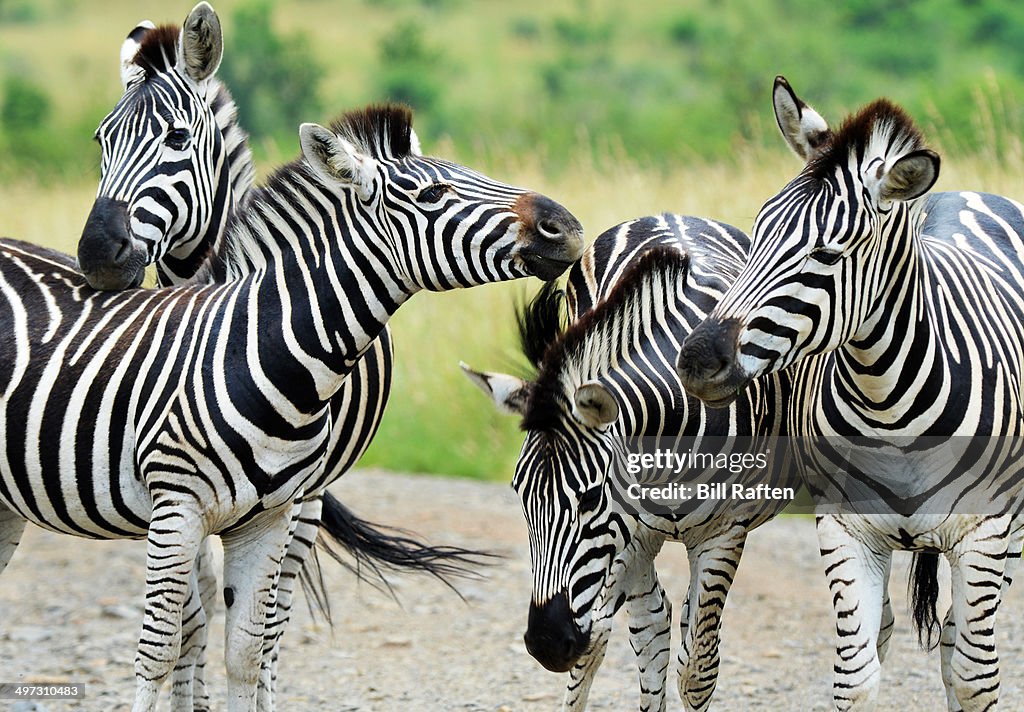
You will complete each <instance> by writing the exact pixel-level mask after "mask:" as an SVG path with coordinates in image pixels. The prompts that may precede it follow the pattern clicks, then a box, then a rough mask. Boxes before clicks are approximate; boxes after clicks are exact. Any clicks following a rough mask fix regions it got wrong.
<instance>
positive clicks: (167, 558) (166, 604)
mask: <svg viewBox="0 0 1024 712" xmlns="http://www.w3.org/2000/svg"><path fill="white" fill-rule="evenodd" d="M201 521H202V520H201V518H200V517H199V516H198V514H197V513H195V512H191V511H189V510H188V508H187V506H183V503H182V502H180V501H175V500H171V499H157V500H156V501H154V503H153V514H152V518H151V520H150V526H149V534H148V536H147V540H146V610H145V613H144V615H143V618H142V633H141V635H140V636H139V647H138V650H137V652H136V654H135V704H134V705H133V706H132V712H152V711H153V710H154V709H155V708H156V702H157V698H158V696H159V694H160V687H161V685H162V684H163V682H164V680H166V679H167V677H168V676H169V675H170V674H171V672H172V671H173V670H174V667H175V665H176V663H177V662H178V657H179V653H180V651H181V638H182V612H183V609H184V607H185V603H186V601H187V600H188V598H189V594H190V592H193V591H195V596H196V597H197V596H198V587H197V585H195V578H194V577H193V569H194V566H195V561H196V557H197V556H198V554H199V549H200V547H201V546H202V543H203V538H204V536H205V532H203V531H202V529H201V526H200V522H201Z"/></svg>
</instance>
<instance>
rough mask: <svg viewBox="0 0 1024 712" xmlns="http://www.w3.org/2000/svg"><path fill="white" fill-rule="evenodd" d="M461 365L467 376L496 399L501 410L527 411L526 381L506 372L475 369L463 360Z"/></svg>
mask: <svg viewBox="0 0 1024 712" xmlns="http://www.w3.org/2000/svg"><path fill="white" fill-rule="evenodd" d="M459 366H460V367H462V372H463V373H465V374H466V378H468V379H469V380H471V381H472V382H473V383H474V384H475V385H476V387H477V388H479V389H480V390H481V391H483V392H484V393H486V394H487V395H488V396H489V397H490V399H491V400H493V401H494V404H495V405H496V406H498V410H499V411H501V412H502V413H507V414H508V415H523V414H524V413H525V412H526V396H527V394H528V390H527V389H528V386H529V384H528V383H527V382H526V381H524V380H522V379H521V378H516V377H515V376H509V375H507V374H504V373H484V372H483V371H474V370H473V369H472V368H470V367H469V366H467V365H466V364H465V363H462V362H461V361H460V362H459Z"/></svg>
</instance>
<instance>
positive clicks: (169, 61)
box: [132, 25, 181, 79]
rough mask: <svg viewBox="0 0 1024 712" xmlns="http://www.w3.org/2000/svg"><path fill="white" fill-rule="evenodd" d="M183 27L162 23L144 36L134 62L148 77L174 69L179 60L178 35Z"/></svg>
mask: <svg viewBox="0 0 1024 712" xmlns="http://www.w3.org/2000/svg"><path fill="white" fill-rule="evenodd" d="M179 34H181V28H180V27H177V26H175V25H160V26H159V27H156V28H154V29H152V30H149V31H148V32H146V33H145V34H144V35H143V36H142V41H141V42H140V43H139V49H138V50H137V51H136V52H135V57H134V59H132V62H133V63H134V64H135V65H136V66H138V67H141V68H142V70H143V71H144V72H145V73H146V79H150V78H152V77H154V76H156V75H157V74H162V73H164V72H169V71H171V70H172V69H174V66H175V63H176V62H177V61H178V35H179Z"/></svg>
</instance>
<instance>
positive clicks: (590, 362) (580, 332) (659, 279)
mask: <svg viewBox="0 0 1024 712" xmlns="http://www.w3.org/2000/svg"><path fill="white" fill-rule="evenodd" d="M689 267H690V257H689V255H687V254H686V253H684V252H681V251H680V250H679V249H677V248H675V247H669V246H659V247H654V248H652V249H650V250H648V251H647V252H645V253H644V254H643V255H642V256H641V257H639V258H638V259H637V261H636V262H635V263H634V264H633V265H632V266H631V267H630V268H629V269H628V270H627V271H626V272H625V273H624V274H623V275H622V277H621V278H620V279H619V281H618V282H617V283H616V285H615V287H614V288H613V289H612V290H611V292H609V294H608V296H607V297H605V298H604V299H602V300H601V301H600V302H598V303H597V305H596V306H594V307H593V308H592V309H589V310H587V311H586V312H584V313H583V314H582V315H580V317H579V318H578V319H577V320H576V321H575V322H573V323H572V324H570V325H568V326H563V324H564V315H563V310H562V306H563V303H564V293H563V292H561V291H558V290H556V289H555V288H554V287H553V286H552V285H551V284H550V283H549V284H547V285H545V287H544V288H543V289H542V290H541V292H540V293H539V294H538V295H537V297H536V298H534V300H533V301H531V302H530V304H529V305H528V306H527V307H526V308H525V309H521V310H518V313H517V315H516V320H517V322H518V324H519V336H520V343H521V345H522V348H523V353H524V354H525V355H526V357H527V358H528V359H529V360H530V362H531V363H532V364H533V365H534V366H535V367H536V369H537V374H536V376H535V378H534V379H533V380H532V382H531V383H530V387H529V397H528V398H527V401H526V410H525V412H524V414H523V419H522V423H521V427H522V429H523V430H550V429H552V428H553V427H555V426H556V425H557V424H558V421H559V418H560V408H559V402H560V401H561V400H564V395H563V390H564V387H563V384H564V383H565V382H566V381H567V380H568V381H569V382H574V381H578V380H580V379H581V378H583V379H589V378H591V377H593V376H594V375H596V373H597V372H599V371H603V370H606V369H607V366H608V364H609V363H611V362H614V360H616V359H617V357H618V356H619V355H620V353H621V352H623V351H624V350H625V349H627V348H629V347H630V346H631V345H632V344H633V343H634V339H633V330H632V327H635V326H637V325H638V323H639V322H641V321H642V320H643V314H644V312H645V311H646V312H648V313H649V312H650V311H652V309H657V308H658V307H657V306H656V305H653V304H651V302H652V300H653V299H658V298H659V297H658V296H657V295H653V296H652V291H656V290H662V291H667V290H668V289H669V288H672V289H678V288H681V285H682V284H683V282H684V281H685V280H686V277H687V274H688V272H689ZM669 285H672V286H671V287H670V286H669ZM661 298H663V297H661ZM541 349H542V350H541ZM538 353H540V354H541V356H540V357H539V358H538V357H537V354H538ZM575 385H579V383H575Z"/></svg>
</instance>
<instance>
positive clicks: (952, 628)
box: [939, 607, 963, 712]
mask: <svg viewBox="0 0 1024 712" xmlns="http://www.w3.org/2000/svg"><path fill="white" fill-rule="evenodd" d="M955 647H956V624H955V623H954V622H953V608H952V607H950V608H949V610H948V611H946V619H945V621H944V622H943V623H942V635H940V636H939V662H940V663H941V664H942V686H943V687H945V688H946V707H947V708H948V709H949V712H963V707H961V706H960V701H959V700H958V699H957V698H956V690H955V689H954V687H953V667H952V665H951V664H950V663H951V662H952V661H953V648H955Z"/></svg>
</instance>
